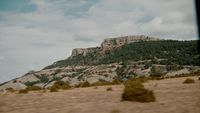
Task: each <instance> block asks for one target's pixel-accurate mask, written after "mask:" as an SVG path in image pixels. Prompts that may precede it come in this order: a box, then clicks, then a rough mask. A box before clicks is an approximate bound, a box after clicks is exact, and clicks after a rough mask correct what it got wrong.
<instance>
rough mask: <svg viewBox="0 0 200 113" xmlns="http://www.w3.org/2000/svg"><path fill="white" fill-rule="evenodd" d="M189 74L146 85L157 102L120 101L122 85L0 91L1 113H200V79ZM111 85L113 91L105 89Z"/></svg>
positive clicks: (149, 82)
mask: <svg viewBox="0 0 200 113" xmlns="http://www.w3.org/2000/svg"><path fill="white" fill-rule="evenodd" d="M187 78H193V79H195V83H194V84H183V81H184V80H185V79H186V77H182V78H171V79H164V80H154V81H148V82H147V83H145V84H144V85H145V87H146V88H148V89H151V90H153V91H154V93H155V96H156V102H151V103H139V102H127V101H121V94H122V92H123V85H113V86H101V87H100V86H99V87H97V88H95V87H89V88H75V89H70V90H65V91H60V92H54V93H50V92H46V93H42V92H29V93H28V94H17V93H0V112H1V113H200V81H199V80H198V78H197V77H187ZM107 87H112V89H113V91H106V88H107Z"/></svg>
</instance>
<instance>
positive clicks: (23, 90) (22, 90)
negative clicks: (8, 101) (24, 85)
mask: <svg viewBox="0 0 200 113" xmlns="http://www.w3.org/2000/svg"><path fill="white" fill-rule="evenodd" d="M22 93H24V94H26V93H28V90H27V89H20V90H19V94H22Z"/></svg>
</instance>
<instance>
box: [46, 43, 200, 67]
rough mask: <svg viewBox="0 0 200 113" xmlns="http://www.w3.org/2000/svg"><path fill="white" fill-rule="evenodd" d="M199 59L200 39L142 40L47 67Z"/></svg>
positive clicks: (185, 62)
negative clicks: (199, 42)
mask: <svg viewBox="0 0 200 113" xmlns="http://www.w3.org/2000/svg"><path fill="white" fill-rule="evenodd" d="M133 50H134V51H133ZM169 56H170V57H169ZM155 57H156V58H158V59H165V60H162V61H158V62H154V61H153V60H152V59H154V58H155ZM199 59H200V56H199V53H198V41H175V40H161V41H140V42H135V43H130V44H126V45H124V46H122V47H121V48H114V49H112V50H110V51H106V52H105V54H103V55H101V54H100V49H98V48H96V49H95V50H94V52H91V53H89V54H87V55H85V56H83V55H77V56H74V57H73V58H68V59H65V60H60V61H57V62H56V63H54V64H52V65H50V66H47V67H45V69H50V68H55V67H64V66H69V65H98V64H109V63H115V62H118V63H119V62H121V61H128V60H132V61H139V60H152V63H156V64H162V65H200V60H199ZM150 65H151V64H148V65H146V66H145V68H148V67H149V66H150ZM176 68H177V67H169V68H168V69H172V70H174V69H175V70H176ZM178 68H181V67H178Z"/></svg>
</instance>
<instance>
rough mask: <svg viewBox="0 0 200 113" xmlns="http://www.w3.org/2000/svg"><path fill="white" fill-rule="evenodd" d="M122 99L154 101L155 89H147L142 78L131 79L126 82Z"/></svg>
mask: <svg viewBox="0 0 200 113" xmlns="http://www.w3.org/2000/svg"><path fill="white" fill-rule="evenodd" d="M122 100H125V101H138V102H154V101H155V97H154V93H153V91H150V90H148V89H145V88H144V86H143V85H142V82H141V81H140V80H129V81H127V82H126V83H125V89H124V92H123V94H122Z"/></svg>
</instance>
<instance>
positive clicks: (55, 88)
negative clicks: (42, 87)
mask: <svg viewBox="0 0 200 113" xmlns="http://www.w3.org/2000/svg"><path fill="white" fill-rule="evenodd" d="M69 88H70V85H69V84H68V83H66V82H64V81H56V82H55V83H54V84H53V86H51V87H50V92H57V91H58V89H69Z"/></svg>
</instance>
